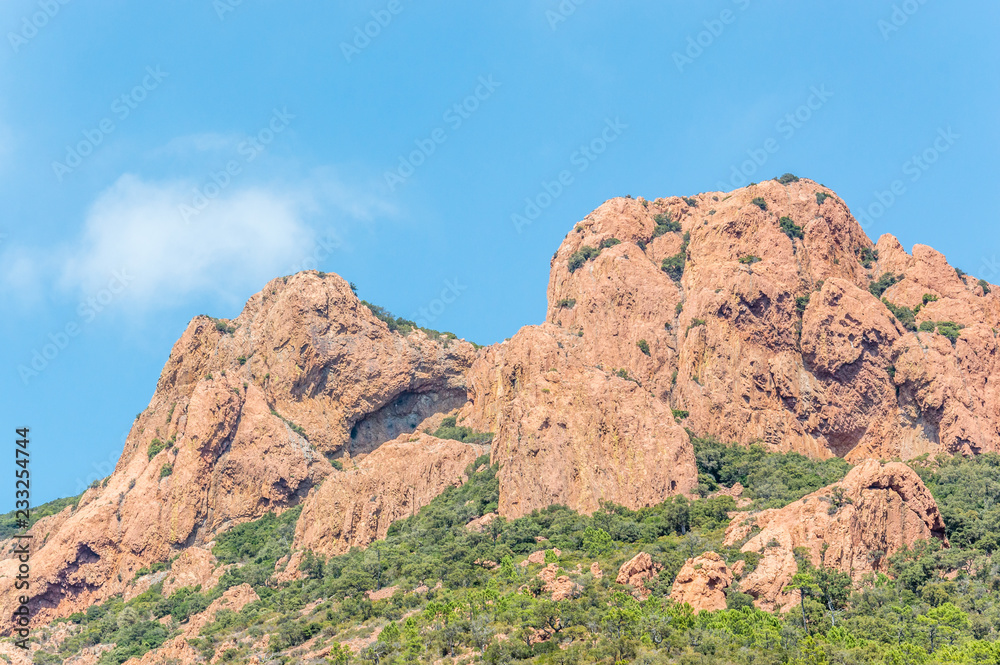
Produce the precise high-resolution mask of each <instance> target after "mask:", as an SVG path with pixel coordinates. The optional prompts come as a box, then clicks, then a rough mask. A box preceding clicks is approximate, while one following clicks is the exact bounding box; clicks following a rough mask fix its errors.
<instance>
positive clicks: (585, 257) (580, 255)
mask: <svg viewBox="0 0 1000 665" xmlns="http://www.w3.org/2000/svg"><path fill="white" fill-rule="evenodd" d="M600 253H601V250H599V249H595V248H593V247H590V246H589V245H584V246H583V247H581V248H580V249H579V251H576V252H573V254H572V255H571V256H570V257H569V263H568V264H567V267H568V268H569V271H570V272H576V271H577V270H579V269H580V268H582V267H583V264H584V263H586V262H587V261H589V260H591V259H592V258H594V257H595V256H597V255H598V254H600Z"/></svg>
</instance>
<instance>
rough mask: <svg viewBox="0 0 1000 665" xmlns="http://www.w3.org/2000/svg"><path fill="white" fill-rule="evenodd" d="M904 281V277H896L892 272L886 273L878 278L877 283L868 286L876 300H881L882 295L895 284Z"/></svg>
mask: <svg viewBox="0 0 1000 665" xmlns="http://www.w3.org/2000/svg"><path fill="white" fill-rule="evenodd" d="M902 279H903V275H899V276H898V277H897V276H896V275H893V274H892V273H891V272H884V273H882V276H881V277H879V278H878V280H877V281H875V282H872V283H871V284H869V285H868V291H869V292H870V293H871V294H872V295H873V296H875V297H876V298H881V297H882V294H883V293H885V291H886V289H888V288H889V287H890V286H892V285H893V284H896V283H898V282H900V281H902Z"/></svg>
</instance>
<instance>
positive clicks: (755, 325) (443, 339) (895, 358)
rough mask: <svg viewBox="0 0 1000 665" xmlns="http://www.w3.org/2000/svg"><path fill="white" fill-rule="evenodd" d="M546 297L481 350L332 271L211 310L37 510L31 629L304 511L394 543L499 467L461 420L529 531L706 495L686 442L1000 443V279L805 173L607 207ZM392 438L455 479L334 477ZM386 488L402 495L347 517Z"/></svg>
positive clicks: (375, 469) (557, 258) (830, 451)
mask: <svg viewBox="0 0 1000 665" xmlns="http://www.w3.org/2000/svg"><path fill="white" fill-rule="evenodd" d="M887 275H888V277H886V276H887ZM883 287H884V288H883ZM876 291H880V292H879V293H877V294H876ZM548 300H549V306H548V311H547V315H546V320H545V322H543V323H542V324H540V325H534V326H526V327H525V328H522V329H521V330H520V331H519V332H518V333H517V334H515V335H514V336H513V337H512V338H511V339H510V340H508V341H505V342H503V343H500V344H495V345H491V346H489V347H486V348H483V349H476V348H475V347H474V346H473V345H472V344H470V343H468V342H465V341H464V340H458V339H452V338H451V337H450V336H447V335H445V336H438V337H434V336H432V335H429V334H428V333H427V332H425V331H422V330H409V331H407V332H406V334H402V333H401V332H400V331H399V330H393V329H392V326H390V325H388V324H387V322H386V321H385V320H384V319H382V318H380V317H379V316H377V314H378V313H377V312H375V311H373V310H372V308H371V307H370V306H367V304H366V303H364V302H363V301H360V300H358V298H357V297H356V295H355V294H354V293H353V290H352V288H351V287H350V285H349V284H348V283H347V282H346V281H345V280H343V279H342V278H341V277H339V276H336V275H334V274H332V273H325V274H323V273H317V272H315V271H312V272H307V273H299V274H297V275H293V276H290V277H284V278H278V279H275V280H272V281H271V282H269V283H268V284H267V285H266V286H265V288H264V289H263V290H262V291H261V292H259V293H258V294H256V295H254V296H253V297H251V298H250V300H249V301H248V302H247V305H246V306H245V307H244V309H243V311H242V312H241V314H240V315H239V316H238V317H237V318H236V319H233V320H231V321H225V320H217V319H212V318H210V317H196V318H195V319H193V320H192V322H191V323H190V324H189V326H188V328H187V329H186V330H185V332H184V334H183V335H182V336H181V338H180V339H179V340H178V341H177V343H176V344H175V345H174V347H173V349H172V350H171V354H170V359H169V360H168V361H167V363H166V365H165V366H164V369H163V371H162V373H161V376H160V378H159V380H158V382H157V389H156V393H155V394H154V396H153V398H152V399H151V402H150V406H149V407H148V408H147V409H146V410H145V411H144V412H143V413H142V414H140V416H139V417H138V418H137V420H136V422H135V423H134V424H133V427H132V431H131V432H130V434H129V437H128V440H127V443H126V446H125V450H124V452H123V454H122V456H121V459H120V460H119V462H118V465H117V466H116V469H115V472H114V473H113V474H112V476H111V477H110V478H109V479H108V481H107V484H106V485H104V486H101V487H95V488H91V489H90V490H88V491H87V492H85V493H84V494H83V496H82V497H81V499H80V502H79V505H78V506H77V508H76V509H75V510H73V509H70V510H68V511H67V510H64V511H63V512H61V513H59V514H58V515H55V516H51V517H49V518H46V520H48V521H47V522H46V523H45V524H44V525H42V526H39V525H36V527H35V528H36V533H37V532H40V531H41V529H42V528H44V529H46V534H45V535H46V542H45V545H44V546H43V547H42V548H41V549H40V550H39V552H38V553H37V554H36V558H35V560H34V561H35V563H34V566H35V568H34V570H35V571H36V575H37V576H38V580H37V584H39V585H40V586H41V587H42V588H43V589H44V591H42V592H41V593H36V595H35V596H34V599H35V601H36V603H37V604H38V610H37V614H36V621H39V622H44V621H47V620H51V619H54V618H57V617H60V616H66V615H68V614H70V613H72V612H74V611H77V610H79V609H80V608H83V607H86V606H88V605H90V604H92V603H94V602H99V601H101V600H103V599H106V598H109V597H111V596H113V595H115V594H117V593H121V592H123V591H125V590H126V588H127V587H128V586H129V584H130V581H131V579H132V578H133V576H134V575H135V574H136V573H137V572H139V571H140V570H142V569H144V568H147V567H148V566H150V565H152V564H154V563H158V562H163V561H166V560H168V559H169V558H171V557H172V556H174V555H175V554H177V553H179V552H182V551H184V550H185V549H186V548H188V547H191V546H206V545H207V544H208V543H210V542H212V540H213V539H214V538H215V537H216V536H217V535H218V534H220V533H223V532H225V531H226V530H227V529H230V528H231V527H233V526H235V525H237V524H240V523H244V522H247V521H249V520H254V519H257V518H259V517H262V516H263V515H265V514H267V513H269V512H281V511H283V510H285V509H287V508H289V507H291V506H295V505H304V506H307V507H308V508H309V509H308V510H306V511H304V512H305V513H306V514H307V515H308V514H313V515H326V514H332V515H333V519H335V520H344V519H346V518H345V517H344V515H345V511H346V513H347V514H351V515H355V517H353V518H351V519H349V520H347V521H348V522H351V524H348V525H346V526H345V528H344V529H343V530H342V533H343V534H344V535H343V541H342V542H346V543H350V544H351V545H358V546H364V545H366V544H368V543H370V542H372V541H373V540H374V539H375V538H379V537H384V535H385V533H386V530H387V529H388V527H389V524H388V522H386V521H379V519H377V516H378V514H381V513H382V512H385V514H386V515H396V516H401V515H405V514H406V512H407V510H409V511H411V513H412V511H413V510H416V509H417V508H419V507H420V505H424V504H426V502H427V501H429V500H430V498H431V495H432V494H433V492H436V491H439V490H440V489H441V488H443V487H447V486H451V485H454V484H461V483H462V482H463V478H464V477H465V476H464V467H465V465H466V464H467V463H468V461H469V460H470V459H474V458H475V457H477V456H478V453H479V452H480V451H478V450H477V449H475V447H474V444H457V443H456V442H447V443H441V440H440V439H437V438H436V437H434V436H432V435H431V434H430V432H433V431H434V430H435V429H436V428H437V427H438V426H439V425H440V422H441V419H442V417H443V415H444V414H448V413H452V414H454V417H455V418H456V420H457V423H458V424H459V425H461V426H464V427H468V428H471V429H472V430H474V431H478V432H484V433H486V432H489V433H492V434H493V437H492V442H491V444H490V446H491V447H490V456H491V463H492V464H497V465H499V471H498V474H499V475H498V478H499V488H500V489H499V492H500V494H499V501H498V507H497V512H498V513H499V514H500V515H501V516H503V517H507V518H517V517H521V516H524V515H527V514H529V513H531V512H532V511H533V510H536V509H541V508H545V507H546V506H549V505H552V504H563V505H566V506H568V507H569V508H570V509H573V510H578V511H580V512H582V513H586V514H590V513H593V512H594V511H596V510H598V509H599V507H600V506H601V505H602V504H603V503H604V502H611V503H614V504H617V505H622V506H625V507H626V508H629V509H632V510H637V509H641V508H643V507H649V506H653V505H656V504H659V503H660V502H662V501H663V500H664V499H665V498H668V497H671V496H675V495H694V493H695V492H696V491H697V487H698V485H699V477H698V471H697V468H696V464H695V458H694V453H693V449H692V447H691V443H690V435H689V432H696V433H697V434H698V435H699V436H714V437H717V438H719V439H722V440H726V441H735V442H737V443H741V444H744V445H748V444H750V443H753V442H764V444H765V445H766V446H768V447H769V449H772V450H774V451H797V452H801V453H804V454H807V455H810V456H813V457H817V458H824V457H844V458H846V459H848V461H851V462H858V461H861V460H864V459H879V458H893V457H901V458H904V459H908V458H912V457H916V456H918V455H922V454H925V453H937V452H944V453H950V454H956V453H960V454H972V453H979V452H986V451H997V450H1000V393H998V392H997V391H996V389H995V387H994V386H993V385H991V384H990V381H989V379H990V377H991V376H995V375H997V374H998V373H1000V372H998V370H1000V367H998V362H1000V353H998V352H997V328H998V327H1000V297H998V294H997V293H994V292H993V290H992V289H990V285H988V284H986V283H985V282H981V281H980V282H976V281H975V280H973V279H967V278H966V276H963V275H960V274H959V273H958V272H957V271H955V270H954V269H953V268H951V267H950V266H948V264H947V261H946V260H945V259H944V257H943V256H942V255H940V254H939V253H937V252H934V250H932V249H930V248H926V247H923V246H920V245H917V246H916V247H915V248H914V250H913V254H912V255H910V254H907V253H906V252H905V251H903V248H902V247H901V245H899V242H898V241H897V240H896V239H895V238H893V237H892V236H887V235H884V236H882V237H881V238H880V239H879V241H878V242H877V243H873V242H872V241H871V240H870V239H869V238H868V237H867V236H866V235H865V234H864V232H863V230H862V229H861V227H860V225H858V223H857V221H856V220H855V219H854V218H853V217H852V216H851V215H850V211H849V210H848V209H847V206H846V205H845V204H844V203H843V201H841V200H840V199H839V198H838V197H836V196H835V195H834V194H833V193H832V192H830V191H829V190H827V189H826V188H824V187H822V186H821V185H818V184H817V183H814V182H812V181H809V180H806V179H795V180H788V181H786V182H779V181H777V180H775V181H767V182H764V183H760V184H757V185H753V186H750V187H747V188H742V189H740V190H736V191H734V192H732V193H729V194H726V193H722V192H708V193H703V194H699V195H697V196H695V197H687V198H682V197H670V198H666V199H657V200H654V201H647V200H645V199H630V198H618V199H611V200H610V201H608V202H606V203H605V204H603V205H602V206H600V207H599V208H598V209H597V210H595V211H594V212H593V213H591V214H590V215H588V216H587V217H586V218H585V219H584V220H583V221H581V222H580V223H579V224H577V225H576V226H575V227H574V229H573V230H571V231H570V232H569V233H568V234H567V237H566V239H565V240H564V241H563V243H562V244H561V245H560V248H559V249H558V250H557V252H556V254H555V255H554V257H553V259H552V261H551V273H550V280H549V287H548ZM907 312H908V314H907ZM928 323H930V324H932V325H931V326H929V327H928V325H927V324H928ZM911 328H915V330H911ZM391 441H396V444H397V446H398V449H399V450H409V451H411V452H410V453H407V454H419V455H427V458H426V464H427V465H428V467H427V468H432V469H437V470H438V471H439V472H440V474H439V475H436V476H435V475H433V474H431V475H428V474H420V476H419V477H406V474H405V473H400V472H395V473H394V472H392V471H390V469H392V468H393V464H391V463H387V464H382V465H375V464H369V465H367V466H366V467H365V469H367V470H366V471H364V473H366V474H368V475H367V476H365V478H366V480H365V481H364V482H361V481H358V484H357V486H356V487H354V488H344V492H346V494H343V493H340V492H339V491H338V492H333V491H330V490H332V489H338V488H339V487H340V486H339V485H336V486H335V485H334V483H341V482H343V480H342V479H343V478H344V476H343V472H342V471H340V470H338V469H337V468H336V466H337V464H339V465H340V466H341V468H343V467H345V466H346V467H348V469H349V470H350V471H351V472H352V473H355V474H357V473H359V469H361V466H358V465H356V464H355V461H356V460H357V461H358V462H360V464H361V465H364V460H365V458H366V457H368V456H370V455H374V454H375V453H376V452H377V451H382V453H381V454H383V455H384V454H386V452H387V451H389V450H391V448H385V446H386V445H387V443H388V442H391ZM411 444H414V445H411ZM383 448H384V450H383ZM413 451H418V452H416V453H415V452H413ZM449 456H452V457H450V459H451V461H450V462H448V461H446V460H447V459H449ZM392 461H393V462H396V463H398V462H399V461H400V460H392ZM335 463H336V464H335ZM403 466H405V463H404V464H403ZM352 477H353V476H352ZM387 483H389V484H387ZM389 487H392V488H395V489H392V490H391V491H390V490H389V489H387V488H389ZM324 488H325V490H324ZM372 488H379V489H378V492H381V493H383V494H384V495H385V496H386V497H394V498H390V499H386V503H385V504H384V505H382V504H379V506H378V507H377V508H376V510H375V512H366V511H365V510H362V509H355V508H351V507H350V506H352V505H355V504H360V503H362V502H363V500H367V499H365V497H366V496H367V494H368V493H370V492H371V490H372ZM408 489H409V490H412V493H413V494H412V496H415V495H416V494H421V496H423V498H422V499H421V500H420V501H419V502H415V503H412V504H411V503H407V501H408V499H406V498H405V495H406V493H407V490H408ZM432 490H433V491H432ZM404 506H408V508H407V507H404ZM359 519H360V520H361V521H362V522H364V523H365V524H366V525H367V526H363V527H359V524H360V523H359V522H358V520H359ZM371 520H374V522H371ZM390 521H391V520H390ZM40 524H41V523H40ZM345 524H346V522H345ZM338 528H339V527H338ZM322 530H323V529H322V528H320V529H319V531H322ZM301 531H302V534H303V535H302V536H301V538H306V536H305V535H304V534H305V533H306V532H307V531H309V532H312V534H313V535H312V536H311V537H310V540H308V542H311V543H314V544H318V543H323V542H332V541H328V539H327V537H326V536H325V535H324V534H322V533H317V527H316V525H315V524H313V525H304V526H303V528H302V530H301ZM359 534H364V535H359ZM297 539H298V537H297ZM302 542H307V541H303V540H301V539H299V543H300V544H301V543H302ZM317 546H319V545H317ZM324 547H327V548H329V549H328V551H326V553H327V554H333V553H336V552H338V551H341V550H340V549H339V548H340V547H342V546H341V545H337V546H333V545H325V546H319V548H320V550H321V551H323V549H324ZM11 564H12V560H11V559H7V560H5V561H0V588H4V585H9V583H10V581H11V577H12V576H11V572H10V571H11V570H12V568H11ZM3 595H4V599H5V600H4V601H3V603H9V602H10V601H9V599H10V594H9V593H7V590H6V588H4V594H3ZM0 609H2V610H3V611H4V612H5V615H7V610H8V609H9V608H8V607H7V606H6V605H2V606H0Z"/></svg>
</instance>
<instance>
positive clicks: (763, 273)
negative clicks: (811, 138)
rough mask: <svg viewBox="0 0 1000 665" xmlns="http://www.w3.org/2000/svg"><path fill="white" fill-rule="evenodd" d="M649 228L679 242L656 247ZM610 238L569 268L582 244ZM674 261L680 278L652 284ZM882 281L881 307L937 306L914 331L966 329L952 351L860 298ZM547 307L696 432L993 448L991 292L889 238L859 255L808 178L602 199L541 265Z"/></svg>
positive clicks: (848, 223) (999, 296) (808, 448)
mask: <svg viewBox="0 0 1000 665" xmlns="http://www.w3.org/2000/svg"><path fill="white" fill-rule="evenodd" d="M817 193H820V194H823V193H826V194H831V196H829V197H826V198H823V197H819V198H817V196H816V195H817ZM820 199H822V201H820ZM762 208H766V210H765V209H762ZM657 215H669V216H670V217H671V218H672V219H673V220H674V221H676V222H678V223H679V224H680V226H681V230H680V231H678V232H666V233H662V234H661V235H658V236H656V237H654V235H655V231H654V230H655V228H656V221H655V219H654V218H655V217H656V216H657ZM783 217H788V218H789V219H790V220H792V223H793V224H794V225H796V226H798V227H800V229H801V234H802V236H803V237H802V238H798V237H792V236H796V235H798V234H797V232H796V231H795V229H794V227H791V226H789V225H788V223H787V222H786V224H785V228H786V229H788V231H789V233H786V232H784V231H783V230H782V227H781V219H782V218H783ZM685 235H687V237H688V242H687V244H686V246H685V244H684V237H685ZM612 239H617V240H619V241H620V243H619V244H616V245H613V246H610V247H607V248H605V249H603V250H601V251H600V254H599V255H598V256H597V257H596V258H592V259H590V260H587V261H585V262H583V263H582V265H581V266H580V267H578V268H577V269H576V270H573V271H572V272H571V271H570V261H571V259H572V257H573V256H574V254H575V253H577V252H579V251H580V250H581V248H583V247H585V246H586V247H591V248H598V247H599V246H600V245H601V243H602V242H603V243H605V244H609V243H610V242H612ZM682 249H683V252H682V251H681V250H682ZM874 250H878V258H877V259H876V258H872V256H873V255H871V256H869V253H870V252H873V251H874ZM672 256H679V257H680V260H679V263H680V265H682V266H683V275H682V276H681V277H680V279H679V280H678V281H675V280H674V279H671V277H670V276H669V275H668V274H667V273H666V272H664V271H663V270H661V263H662V261H663V260H664V259H665V258H668V257H672ZM862 259H865V260H868V261H869V267H868V268H866V267H865V266H864V265H862ZM885 272H891V273H892V274H894V275H896V276H899V275H901V276H902V277H903V279H902V280H901V281H899V282H898V283H897V284H895V285H892V286H891V287H890V288H889V289H888V290H887V291H886V292H885V293H884V296H885V297H886V298H887V299H888V300H889V301H890V302H892V303H893V304H894V305H900V306H907V307H915V306H916V305H918V304H921V305H922V302H923V299H924V294H928V295H930V296H932V297H936V298H938V300H936V301H931V302H930V303H929V304H928V305H926V306H923V305H922V309H921V311H920V312H919V313H918V314H917V317H916V321H917V323H918V324H919V323H921V322H923V321H944V320H950V321H954V322H955V323H958V324H962V325H965V326H966V328H965V330H963V331H962V335H961V337H960V338H959V340H958V341H957V343H956V344H955V345H954V346H952V345H951V343H950V342H949V341H948V340H947V339H946V338H945V337H944V336H942V335H939V334H934V333H929V332H920V333H916V332H912V331H909V330H906V329H905V328H904V327H903V325H902V324H900V323H899V322H898V321H896V319H895V318H894V317H893V316H892V315H891V314H890V312H889V309H888V308H887V307H886V306H885V305H883V304H882V302H881V301H880V299H879V297H877V296H876V295H873V294H872V293H871V292H870V291H869V285H870V284H871V283H872V282H874V281H876V280H878V279H879V277H880V276H881V275H882V274H883V273H885ZM548 296H549V297H548V300H549V310H548V316H547V321H548V322H549V325H551V326H554V327H556V328H558V329H560V330H562V331H565V332H566V333H569V334H571V335H572V334H582V337H580V338H579V340H578V341H577V343H576V344H575V345H574V347H573V350H572V353H573V356H574V358H575V359H577V360H580V361H582V364H584V365H585V366H588V367H597V366H602V367H604V368H609V369H616V370H617V369H624V370H626V371H627V374H628V376H630V377H633V378H634V379H636V380H637V381H638V382H639V383H640V384H641V385H642V387H643V389H644V390H646V391H648V392H650V393H651V394H653V395H655V396H656V397H657V398H658V399H659V400H661V401H662V402H664V403H665V404H667V405H668V406H669V407H670V408H671V409H675V410H677V411H681V412H687V413H688V414H689V415H688V416H687V417H686V418H683V419H682V422H683V424H684V425H686V426H687V427H689V428H690V429H691V430H692V431H695V432H698V433H699V434H700V435H714V436H716V437H718V438H719V439H721V440H724V441H730V440H732V441H739V442H742V443H750V442H754V441H764V442H766V443H768V444H770V445H772V446H774V448H775V449H780V450H795V451H799V452H802V453H805V454H809V455H813V456H823V457H828V456H834V455H838V456H843V457H846V458H848V459H850V460H856V459H865V458H880V457H881V458H891V457H894V456H900V457H903V458H906V457H911V456H915V455H919V454H921V453H924V452H933V451H939V450H945V451H949V452H966V451H973V452H975V451H985V450H998V449H1000V430H998V427H1000V392H998V391H996V390H994V389H992V388H991V386H990V383H989V379H990V377H991V376H995V375H996V373H997V371H998V370H1000V364H998V363H1000V353H998V350H997V346H998V344H997V334H998V333H997V330H1000V291H998V290H997V288H995V287H994V288H992V292H991V293H989V294H987V293H985V291H984V289H983V288H982V287H981V286H979V284H978V281H977V280H976V279H974V278H972V277H964V278H959V277H958V275H957V273H956V272H955V270H954V269H952V268H951V267H950V266H948V265H947V262H946V261H945V260H944V257H942V256H941V255H940V254H938V253H937V252H934V251H933V250H931V249H929V248H926V247H923V246H920V245H917V246H916V247H914V249H913V255H912V256H910V255H908V254H906V253H905V252H904V251H903V249H902V247H900V246H899V243H898V241H896V240H895V238H893V237H892V236H883V237H882V238H881V239H880V240H879V243H878V245H877V246H876V245H873V243H872V242H871V240H869V239H868V237H867V236H866V235H865V234H864V232H863V231H862V229H861V227H860V226H859V225H858V223H857V222H856V221H855V220H854V218H853V217H852V216H851V215H850V212H849V211H848V209H847V207H846V205H845V204H844V203H843V202H842V201H841V200H840V199H838V198H837V197H836V196H834V195H832V193H831V192H829V191H828V190H826V189H825V188H824V187H822V186H820V185H818V184H817V183H815V182H812V181H809V180H805V179H802V180H800V181H798V182H794V183H790V184H788V185H781V184H779V183H777V182H775V181H768V182H763V183H760V184H758V185H755V186H752V187H747V188H743V189H740V190H736V191H734V192H731V193H729V194H725V193H721V192H718V193H711V192H710V193H706V194H700V195H698V196H695V197H693V198H691V199H688V200H687V201H685V200H683V199H680V198H668V199H658V200H657V201H654V202H649V201H642V200H633V199H613V200H611V201H608V202H607V203H605V204H604V205H602V206H601V207H600V208H598V209H597V210H596V211H594V212H593V213H591V214H590V215H588V216H587V218H586V219H585V220H583V221H582V222H581V223H580V224H578V225H577V227H576V229H575V230H574V231H572V232H570V233H569V234H568V235H567V237H566V239H565V240H564V241H563V243H562V246H561V247H560V248H559V251H558V252H556V255H555V256H554V258H553V260H552V269H551V274H550V278H549V289H548ZM546 332H547V334H549V335H550V336H552V337H554V338H557V339H558V340H559V341H560V342H563V339H562V338H561V337H559V335H558V333H557V332H556V331H550V330H546ZM531 335H532V336H535V337H537V334H536V333H534V332H532V333H531ZM521 336H528V333H525V332H524V331H522V332H521V333H519V334H518V335H517V336H515V337H514V338H513V339H512V340H511V341H510V342H508V343H506V344H505V345H504V346H511V347H518V346H519V345H523V344H524V342H525V341H527V340H519V337H521ZM642 341H644V342H645V346H646V348H647V349H648V352H649V355H646V353H645V352H644V350H643V348H641V347H642V345H641V344H640V342H642ZM563 343H564V344H565V342H563ZM514 352H515V351H514V349H511V351H509V352H508V353H514ZM497 355H498V356H499V355H500V354H499V353H498V354H497ZM519 355H520V356H524V355H526V354H525V352H523V351H521V352H519ZM480 362H482V361H480ZM495 364H496V363H495ZM498 367H502V363H500V364H499V365H498ZM560 369H561V368H560ZM474 372H475V373H477V374H483V375H484V376H487V375H488V372H484V371H480V370H478V369H477V370H474ZM495 378H496V371H494V379H495ZM474 385H476V386H477V389H476V392H475V393H474V394H473V396H472V397H473V400H477V399H480V397H479V390H478V386H479V385H482V386H483V388H484V389H486V388H487V386H488V387H489V388H495V387H496V386H497V382H496V381H495V380H494V382H493V383H492V384H490V383H489V382H487V381H484V380H482V378H478V379H477V381H476V382H474ZM963 386H968V388H967V389H966V388H964V387H963ZM494 392H496V390H494ZM487 399H489V398H487Z"/></svg>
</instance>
